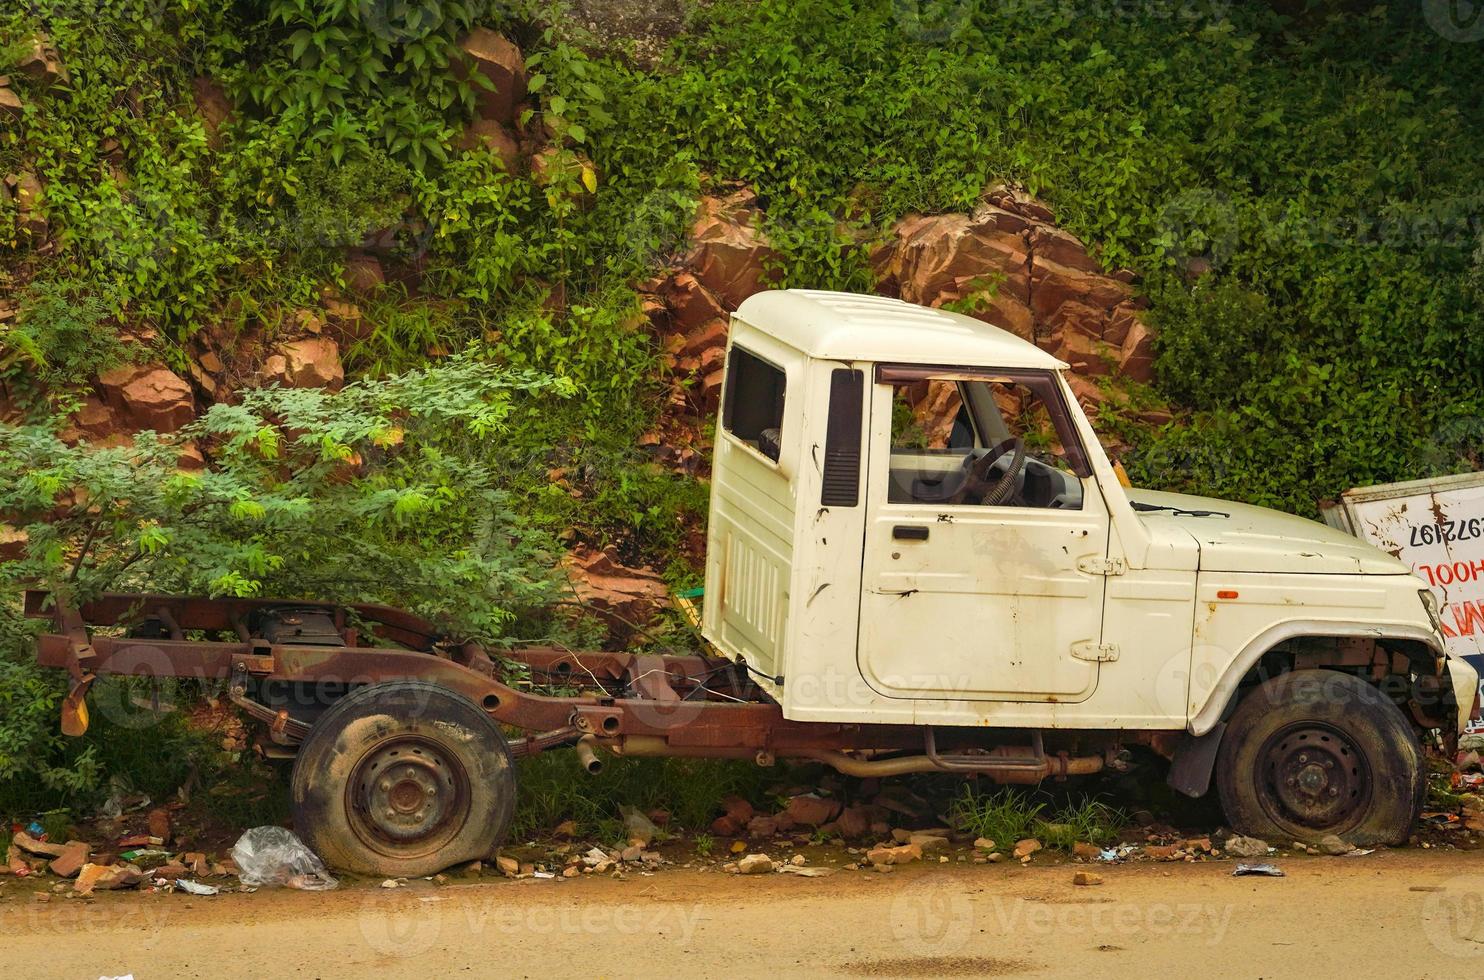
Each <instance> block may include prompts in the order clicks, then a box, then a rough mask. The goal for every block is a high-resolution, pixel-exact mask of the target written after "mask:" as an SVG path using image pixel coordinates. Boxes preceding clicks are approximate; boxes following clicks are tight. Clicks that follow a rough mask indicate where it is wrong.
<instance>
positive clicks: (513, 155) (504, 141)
mask: <svg viewBox="0 0 1484 980" xmlns="http://www.w3.org/2000/svg"><path fill="white" fill-rule="evenodd" d="M481 147H483V148H484V149H487V150H489V151H490V152H491V153H493V154H494V155H495V159H497V160H499V161H500V165H501V166H502V167H503V168H504V169H505V172H506V173H507V174H516V173H520V161H521V153H520V142H519V141H518V140H517V139H516V138H515V133H514V132H513V131H512V130H511V129H510V128H509V127H508V126H506V125H505V124H504V123H501V122H499V121H498V120H495V119H481V118H477V117H476V118H475V119H474V120H473V121H472V122H470V123H469V125H468V126H466V127H465V128H464V135H463V136H462V137H461V138H460V140H459V149H461V150H475V149H479V148H481Z"/></svg>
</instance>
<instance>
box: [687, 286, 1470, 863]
mask: <svg viewBox="0 0 1484 980" xmlns="http://www.w3.org/2000/svg"><path fill="white" fill-rule="evenodd" d="M1066 370H1067V365H1066V364H1064V363H1062V362H1061V361H1059V360H1057V359H1056V358H1054V357H1053V356H1051V355H1050V354H1048V353H1046V352H1045V351H1042V350H1040V349H1039V348H1037V347H1036V346H1034V345H1033V344H1031V343H1028V342H1026V341H1024V340H1022V339H1020V338H1018V337H1016V336H1014V335H1013V334H1011V333H1009V332H1007V331H1004V330H1001V329H998V328H996V327H993V326H990V325H988V324H986V323H983V322H981V321H979V320H976V319H973V318H970V317H967V316H962V315H959V314H955V313H949V312H946V311H943V310H934V309H927V308H923V307H919V306H914V305H911V304H907V303H903V302H900V301H897V300H893V299H887V298H882V297H877V296H865V295H852V294H842V293H829V292H819V291H812V290H776V291H770V292H763V293H759V294H757V295H754V296H752V297H751V298H749V299H748V300H747V301H746V302H744V303H743V304H742V306H741V308H740V309H739V310H738V311H737V313H736V314H735V316H734V317H733V320H732V324H731V330H730V335H729V350H728V357H727V370H726V380H725V386H724V389H723V395H722V406H721V413H720V418H719V420H718V426H717V434H716V444H715V455H714V462H713V474H712V491H711V506H710V525H709V538H708V554H707V565H706V590H705V605H704V614H703V621H704V634H705V636H706V638H707V640H708V641H709V642H711V643H712V644H713V645H714V646H715V647H716V648H717V649H718V650H720V651H721V652H722V653H723V654H724V655H726V656H728V657H730V658H732V659H734V660H739V661H742V662H744V663H745V664H746V665H747V667H748V669H749V671H750V673H752V675H753V676H754V677H756V678H757V679H758V683H759V684H760V685H761V686H762V687H763V688H764V689H765V690H766V691H767V693H768V694H769V695H770V696H771V697H772V698H773V699H775V700H776V701H777V702H778V704H779V705H780V706H781V709H782V712H783V715H784V717H785V718H787V719H790V720H794V721H818V722H832V723H843V724H895V725H903V724H905V725H918V726H925V727H926V728H928V729H929V730H932V729H934V728H936V729H943V728H950V729H953V728H980V729H983V728H1018V729H1022V730H1024V729H1030V730H1035V731H1038V732H1039V731H1047V732H1050V731H1054V730H1076V731H1082V732H1103V733H1108V735H1109V737H1113V738H1118V739H1120V740H1124V741H1142V742H1143V743H1144V744H1147V745H1152V746H1154V747H1155V748H1156V749H1157V750H1159V751H1160V752H1161V753H1162V754H1165V755H1166V756H1173V758H1174V764H1173V768H1172V772H1171V781H1172V783H1174V784H1176V785H1177V786H1178V787H1179V788H1181V789H1184V790H1186V791H1187V792H1192V793H1199V792H1204V791H1205V789H1206V786H1207V784H1208V782H1209V779H1210V776H1211V773H1212V769H1213V766H1214V769H1215V774H1216V778H1217V781H1218V788H1219V789H1220V790H1221V793H1222V799H1223V802H1224V804H1226V806H1227V811H1228V816H1229V817H1231V818H1232V821H1233V823H1234V825H1237V826H1239V827H1247V828H1249V829H1252V830H1254V831H1258V832H1266V833H1269V834H1274V835H1281V834H1283V833H1293V834H1301V833H1303V832H1305V831H1306V830H1309V829H1313V828H1315V827H1325V828H1328V830H1341V829H1343V830H1344V831H1345V832H1347V833H1348V835H1349V836H1350V837H1351V838H1352V839H1353V840H1354V841H1355V842H1356V843H1362V842H1365V841H1372V842H1375V841H1382V840H1387V841H1390V840H1394V839H1395V838H1396V837H1397V835H1398V833H1400V832H1401V831H1399V830H1398V828H1399V827H1400V826H1401V824H1402V823H1405V824H1406V825H1407V826H1408V827H1409V826H1410V823H1411V821H1412V819H1413V818H1414V817H1415V815H1416V811H1417V808H1418V807H1420V805H1421V798H1422V797H1421V792H1422V790H1421V789H1419V787H1421V785H1422V779H1423V766H1422V760H1421V750H1420V746H1419V743H1418V733H1419V731H1423V730H1433V729H1443V730H1444V732H1445V733H1446V734H1449V735H1452V734H1455V733H1456V732H1457V731H1458V730H1459V729H1461V728H1462V727H1463V726H1464V725H1465V724H1466V723H1467V721H1468V719H1469V717H1470V715H1471V712H1472V710H1473V709H1474V707H1475V704H1474V701H1475V690H1476V684H1477V678H1476V675H1475V673H1474V671H1473V669H1472V668H1470V667H1469V666H1468V665H1467V664H1466V663H1464V662H1462V661H1460V660H1457V659H1450V658H1448V657H1447V656H1446V655H1445V654H1444V653H1443V643H1442V636H1441V634H1440V632H1439V622H1438V620H1437V617H1436V612H1435V609H1434V607H1433V606H1432V605H1431V604H1430V603H1429V601H1428V599H1429V597H1430V593H1429V591H1428V589H1427V585H1426V583H1424V582H1422V581H1421V580H1419V579H1418V578H1416V577H1414V576H1413V575H1412V574H1411V573H1410V571H1409V570H1408V568H1407V567H1406V566H1405V565H1403V564H1402V563H1401V562H1399V561H1398V560H1396V559H1395V558H1392V557H1391V556H1389V555H1387V554H1385V553H1383V552H1381V551H1378V550H1376V549H1375V548H1373V547H1371V546H1369V545H1367V544H1365V543H1363V542H1360V541H1358V540H1356V539H1355V538H1353V537H1350V536H1349V535H1346V534H1344V533H1342V532H1340V531H1337V530H1334V529H1332V528H1329V527H1326V526H1325V525H1323V524H1319V523H1316V522H1313V521H1308V520H1304V519H1301V518H1298V517H1294V516H1291V515H1288V514H1283V513H1279V512H1275V511H1271V510H1266V509H1263V508H1259V507H1253V506H1250V505H1246V504H1239V503H1232V502H1229V501H1222V500H1214V499H1207V498H1199V497H1191V496H1185V495H1178V494H1170V493H1161V492H1155V491H1146V490H1131V489H1126V488H1125V487H1124V486H1123V485H1122V484H1121V483H1120V481H1119V479H1118V476H1117V473H1116V471H1115V469H1114V467H1113V465H1112V464H1111V463H1110V461H1109V459H1108V457H1107V455H1106V454H1105V453H1104V451H1103V449H1102V447H1101V446H1100V445H1099V443H1098V439H1097V436H1096V434H1095V433H1094V431H1093V429H1092V426H1091V425H1090V424H1089V422H1088V420H1087V417H1086V415H1085V414H1084V413H1083V411H1082V409H1081V407H1080V406H1079V405H1078V403H1077V400H1076V398H1075V397H1074V396H1073V394H1072V391H1071V389H1070V388H1069V387H1068V385H1067V382H1066V379H1065V377H1064V372H1065V371H1066ZM1244 705H1253V706H1255V707H1247V708H1245V709H1244V708H1243V706H1244ZM1295 705H1297V707H1295ZM1306 705H1307V707H1305V706H1306ZM1347 719H1348V720H1347ZM1134 733H1142V734H1139V735H1137V736H1135V735H1134ZM1310 745H1314V746H1319V748H1318V749H1312V748H1308V746H1310ZM1357 758H1362V760H1363V765H1360V766H1356V765H1352V763H1354V762H1355V761H1356V759H1357ZM1348 769H1355V771H1354V772H1347V771H1346V770H1348ZM1362 770H1364V771H1362ZM1398 778H1400V779H1401V780H1402V784H1401V785H1402V786H1403V787H1404V789H1403V790H1400V791H1392V790H1388V789H1387V788H1386V786H1385V785H1384V784H1385V783H1387V782H1388V781H1392V782H1394V781H1395V780H1396V779H1398ZM1388 794H1390V795H1389V796H1388ZM1391 797H1397V798H1396V799H1392V798H1391ZM1234 810H1236V811H1237V812H1236V813H1233V811H1234ZM1403 811H1405V813H1404V812H1403ZM1316 814H1317V816H1316ZM1280 839H1281V837H1280Z"/></svg>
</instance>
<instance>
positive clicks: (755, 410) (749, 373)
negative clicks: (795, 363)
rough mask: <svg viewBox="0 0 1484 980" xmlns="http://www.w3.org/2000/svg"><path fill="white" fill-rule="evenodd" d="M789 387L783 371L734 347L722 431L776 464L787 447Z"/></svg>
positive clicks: (722, 417) (747, 351)
mask: <svg viewBox="0 0 1484 980" xmlns="http://www.w3.org/2000/svg"><path fill="white" fill-rule="evenodd" d="M785 387H786V379H785V376H784V373H783V369H782V368H780V367H778V366H776V365H774V364H770V363H769V362H768V361H765V360H763V359H762V358H761V357H758V356H757V355H756V354H754V353H752V352H751V351H749V350H746V349H744V348H742V347H736V346H733V347H732V350H731V353H730V354H729V355H728V358H727V386H726V393H725V395H724V396H723V399H722V410H721V424H722V428H723V429H725V430H726V431H727V432H729V433H731V434H732V435H733V436H735V437H736V438H737V439H738V440H740V441H741V442H743V443H746V444H747V445H748V446H749V447H751V448H752V449H755V450H756V451H757V452H759V453H760V454H762V455H763V456H765V457H767V458H768V459H770V460H772V461H773V462H775V463H776V462H778V455H779V452H780V451H781V449H782V446H783V400H784V389H785Z"/></svg>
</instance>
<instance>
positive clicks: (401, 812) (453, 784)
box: [351, 738, 467, 847]
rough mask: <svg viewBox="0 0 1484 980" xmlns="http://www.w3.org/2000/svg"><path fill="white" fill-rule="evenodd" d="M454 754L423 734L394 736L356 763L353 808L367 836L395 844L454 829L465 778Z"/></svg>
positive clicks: (429, 838)
mask: <svg viewBox="0 0 1484 980" xmlns="http://www.w3.org/2000/svg"><path fill="white" fill-rule="evenodd" d="M462 775H463V770H462V768H461V767H459V766H458V764H457V762H456V760H454V759H452V758H450V757H448V756H447V755H445V753H444V752H443V750H442V749H441V748H440V747H439V746H438V745H437V744H436V743H433V742H429V741H427V740H424V739H416V738H402V739H395V740H393V741H390V742H387V743H384V744H382V745H381V746H379V747H378V748H377V749H376V751H374V752H372V753H371V754H369V755H367V756H366V758H365V759H363V760H362V761H361V764H360V765H359V766H358V767H357V772H356V778H355V779H354V780H353V781H352V783H351V789H352V799H351V804H352V810H353V813H354V814H355V816H356V817H357V818H358V820H357V823H358V824H359V825H360V826H358V827H357V830H358V831H359V832H360V833H361V836H363V837H370V838H373V839H374V840H377V841H381V842H385V843H388V844H391V845H392V846H394V847H402V846H408V845H421V844H429V843H436V842H438V841H441V840H442V839H443V838H445V837H447V836H449V834H450V833H451V832H456V831H457V829H458V828H457V827H450V824H452V823H454V822H456V820H455V818H456V817H458V816H459V815H460V814H461V813H462V812H463V808H464V804H465V799H466V797H467V783H466V781H465V780H464V779H463V778H462Z"/></svg>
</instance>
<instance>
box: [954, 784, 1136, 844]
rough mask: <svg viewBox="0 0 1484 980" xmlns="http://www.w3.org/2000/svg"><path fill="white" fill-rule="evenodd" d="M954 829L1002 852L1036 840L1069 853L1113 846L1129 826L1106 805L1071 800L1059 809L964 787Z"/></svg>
mask: <svg viewBox="0 0 1484 980" xmlns="http://www.w3.org/2000/svg"><path fill="white" fill-rule="evenodd" d="M948 816H949V819H950V820H951V821H952V823H953V825H954V826H956V827H958V828H959V829H960V830H963V831H966V832H968V833H972V834H974V835H975V836H977V837H988V838H989V839H990V840H992V841H994V842H995V843H996V844H999V845H1001V846H1002V847H1009V846H1011V845H1013V844H1014V843H1015V842H1016V841H1018V840H1023V839H1025V838H1027V837H1035V838H1036V839H1038V840H1040V841H1041V843H1042V844H1043V845H1045V846H1046V847H1049V848H1054V849H1056V850H1063V851H1070V850H1071V849H1072V846H1073V845H1074V844H1076V843H1077V842H1078V841H1082V842H1085V843H1089V844H1109V843H1112V842H1113V841H1114V840H1116V839H1117V837H1118V831H1119V830H1120V829H1122V828H1123V827H1124V826H1125V825H1127V823H1128V815H1127V814H1126V813H1124V812H1123V811H1122V810H1120V809H1118V808H1116V807H1113V806H1109V805H1108V804H1107V803H1104V802H1102V801H1101V800H1096V799H1092V798H1089V797H1084V798H1082V799H1080V800H1068V801H1067V802H1065V803H1063V804H1062V805H1060V806H1058V807H1056V808H1055V809H1050V804H1049V803H1048V802H1047V801H1045V800H1038V799H1035V797H1034V796H1033V794H1031V793H1028V792H1025V791H1023V790H1016V789H1014V788H1011V787H1005V788H1003V789H997V790H994V791H992V792H988V793H985V792H982V791H980V790H979V789H978V788H977V787H975V786H973V785H969V784H965V785H964V786H963V787H962V788H961V789H960V790H959V793H958V795H957V796H955V797H954V798H953V801H952V803H950V804H949V808H948Z"/></svg>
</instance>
